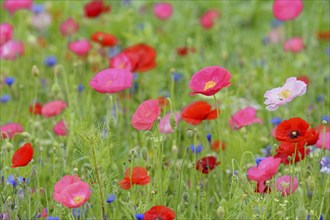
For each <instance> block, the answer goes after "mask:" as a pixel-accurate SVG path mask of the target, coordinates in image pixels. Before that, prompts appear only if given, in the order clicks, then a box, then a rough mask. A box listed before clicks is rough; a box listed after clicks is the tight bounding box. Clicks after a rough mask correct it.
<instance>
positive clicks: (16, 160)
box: [11, 143, 33, 168]
mask: <svg viewBox="0 0 330 220" xmlns="http://www.w3.org/2000/svg"><path fill="white" fill-rule="evenodd" d="M32 157H33V148H32V145H31V144H30V143H26V144H24V145H23V146H22V147H20V148H18V149H17V150H16V151H15V153H14V155H13V157H12V159H11V162H12V165H11V168H15V167H24V166H26V165H28V163H29V162H30V161H31V160H32Z"/></svg>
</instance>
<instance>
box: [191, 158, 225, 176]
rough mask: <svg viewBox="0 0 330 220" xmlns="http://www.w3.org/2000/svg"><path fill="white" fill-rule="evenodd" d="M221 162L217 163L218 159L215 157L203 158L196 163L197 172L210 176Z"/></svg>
mask: <svg viewBox="0 0 330 220" xmlns="http://www.w3.org/2000/svg"><path fill="white" fill-rule="evenodd" d="M219 164H220V162H217V158H216V157H213V156H208V157H203V158H202V159H200V160H197V162H196V170H199V171H201V172H202V173H204V174H208V173H209V172H211V170H213V169H214V168H215V167H216V166H217V165H219Z"/></svg>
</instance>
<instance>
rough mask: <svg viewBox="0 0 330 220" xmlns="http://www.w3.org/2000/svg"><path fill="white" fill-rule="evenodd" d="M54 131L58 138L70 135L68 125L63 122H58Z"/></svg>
mask: <svg viewBox="0 0 330 220" xmlns="http://www.w3.org/2000/svg"><path fill="white" fill-rule="evenodd" d="M53 131H54V133H55V134H56V135H57V136H66V135H67V133H68V129H67V127H66V123H65V122H64V121H63V120H62V121H59V122H57V123H56V125H55V126H54V128H53Z"/></svg>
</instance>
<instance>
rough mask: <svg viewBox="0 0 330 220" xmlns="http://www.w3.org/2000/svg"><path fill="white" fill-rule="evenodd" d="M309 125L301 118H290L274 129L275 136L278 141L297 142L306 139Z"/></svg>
mask: <svg viewBox="0 0 330 220" xmlns="http://www.w3.org/2000/svg"><path fill="white" fill-rule="evenodd" d="M308 128H309V124H308V123H307V122H306V121H305V120H303V119H301V118H290V119H289V120H285V121H282V122H281V123H280V124H279V125H278V126H277V128H276V131H275V136H276V140H278V141H285V142H299V141H302V140H304V139H306V138H308V135H309V133H308Z"/></svg>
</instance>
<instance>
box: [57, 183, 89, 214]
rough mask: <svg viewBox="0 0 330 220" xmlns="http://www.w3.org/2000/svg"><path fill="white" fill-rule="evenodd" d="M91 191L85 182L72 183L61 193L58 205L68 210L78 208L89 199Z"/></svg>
mask: <svg viewBox="0 0 330 220" xmlns="http://www.w3.org/2000/svg"><path fill="white" fill-rule="evenodd" d="M91 194H92V191H91V190H90V188H89V185H88V184H87V183H85V182H82V181H80V182H76V183H72V184H70V185H69V186H67V187H65V188H64V189H63V191H62V193H61V197H60V203H61V204H62V205H63V206H65V207H68V208H78V207H80V206H82V205H84V204H85V203H86V202H87V200H88V199H89V197H90V195H91Z"/></svg>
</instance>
